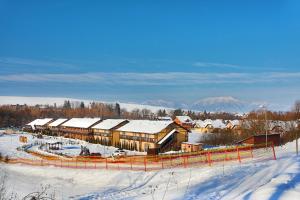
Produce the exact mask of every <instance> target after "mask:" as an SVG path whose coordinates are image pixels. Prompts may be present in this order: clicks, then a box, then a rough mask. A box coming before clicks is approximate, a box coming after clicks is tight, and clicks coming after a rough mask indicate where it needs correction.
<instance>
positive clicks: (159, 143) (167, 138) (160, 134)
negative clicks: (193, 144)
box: [116, 120, 188, 152]
mask: <svg viewBox="0 0 300 200" xmlns="http://www.w3.org/2000/svg"><path fill="white" fill-rule="evenodd" d="M116 133H117V134H119V138H120V147H121V148H124V149H130V150H137V151H148V150H150V149H151V150H153V149H154V150H155V151H157V152H165V151H168V150H171V149H174V150H179V149H180V148H181V143H182V142H186V141H187V139H188V130H187V129H186V128H184V127H182V126H180V125H178V124H176V123H174V122H173V121H150V120H131V121H129V123H127V124H125V125H124V126H122V127H120V128H118V129H117V130H116Z"/></svg>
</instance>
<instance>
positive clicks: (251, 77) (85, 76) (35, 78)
mask: <svg viewBox="0 0 300 200" xmlns="http://www.w3.org/2000/svg"><path fill="white" fill-rule="evenodd" d="M295 80H300V72H296V73H291V72H284V73H279V72H270V73H266V72H265V73H185V72H166V73H102V72H95V73H79V74H11V75H0V81H2V82H3V81H4V82H5V81H11V82H60V83H100V84H106V85H117V84H124V85H178V86H180V85H182V86H184V85H199V84H224V83H243V84H250V83H261V82H276V81H295Z"/></svg>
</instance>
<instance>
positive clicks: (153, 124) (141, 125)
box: [117, 120, 173, 134]
mask: <svg viewBox="0 0 300 200" xmlns="http://www.w3.org/2000/svg"><path fill="white" fill-rule="evenodd" d="M172 123H173V121H150V120H131V121H129V123H127V124H125V125H124V126H122V127H120V128H119V129H117V130H118V131H126V132H135V133H149V134H155V133H159V132H161V131H162V130H163V129H165V128H166V127H167V126H169V125H170V124H172Z"/></svg>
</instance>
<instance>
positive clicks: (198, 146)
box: [181, 142, 202, 152]
mask: <svg viewBox="0 0 300 200" xmlns="http://www.w3.org/2000/svg"><path fill="white" fill-rule="evenodd" d="M201 150H202V143H195V142H183V143H181V151H183V152H196V151H201Z"/></svg>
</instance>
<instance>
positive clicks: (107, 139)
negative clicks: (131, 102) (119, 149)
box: [92, 119, 129, 146]
mask: <svg viewBox="0 0 300 200" xmlns="http://www.w3.org/2000/svg"><path fill="white" fill-rule="evenodd" d="M108 120H110V119H108ZM128 122H129V121H128V120H122V121H120V123H116V125H114V126H113V127H109V128H97V125H96V126H95V127H92V129H93V134H94V139H95V140H96V141H97V142H98V143H100V144H104V145H107V146H118V144H119V143H120V134H119V133H118V132H116V129H118V128H120V127H122V126H124V125H125V124H127V123H128ZM100 124H101V123H100ZM100 124H99V125H100Z"/></svg>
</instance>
